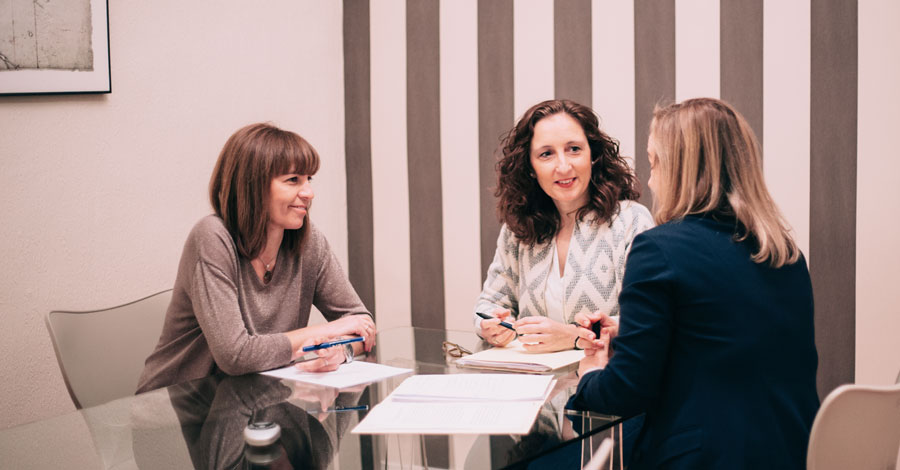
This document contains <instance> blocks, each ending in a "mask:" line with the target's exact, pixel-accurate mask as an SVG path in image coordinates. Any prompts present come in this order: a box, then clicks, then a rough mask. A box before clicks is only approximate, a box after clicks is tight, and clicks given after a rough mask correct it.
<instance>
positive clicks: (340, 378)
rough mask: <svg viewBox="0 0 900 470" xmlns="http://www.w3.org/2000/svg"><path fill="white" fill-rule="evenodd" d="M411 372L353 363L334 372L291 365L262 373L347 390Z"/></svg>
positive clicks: (357, 362)
mask: <svg viewBox="0 0 900 470" xmlns="http://www.w3.org/2000/svg"><path fill="white" fill-rule="evenodd" d="M411 372H412V369H403V368H400V367H391V366H386V365H384V364H376V363H374V362H365V361H353V362H351V363H349V364H342V365H341V367H339V368H338V370H336V371H333V372H304V371H302V370H300V369H297V368H296V367H294V366H292V365H290V366H287V367H282V368H281V369H275V370H269V371H266V372H260V373H261V374H263V375H268V376H271V377H278V378H280V379H288V380H296V381H298V382H306V383H311V384H315V385H323V386H326V387H334V388H347V387H352V386H354V385H361V384H367V383H371V382H377V381H379V380H383V379H386V378H388V377H394V376H397V375H403V374H408V373H411Z"/></svg>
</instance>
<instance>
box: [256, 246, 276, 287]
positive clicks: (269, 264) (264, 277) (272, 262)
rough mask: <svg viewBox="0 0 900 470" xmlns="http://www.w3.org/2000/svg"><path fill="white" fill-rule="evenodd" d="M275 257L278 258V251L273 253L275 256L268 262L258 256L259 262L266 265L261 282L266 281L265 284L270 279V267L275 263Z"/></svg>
mask: <svg viewBox="0 0 900 470" xmlns="http://www.w3.org/2000/svg"><path fill="white" fill-rule="evenodd" d="M276 259H278V253H275V257H274V258H272V261H269V262H268V263H266V262H264V261H263V260H262V258H259V262H260V263H264V264H265V266H266V272H265V273H263V282H264V283H266V284H268V283H269V281H271V280H272V269H271V267H272V265H274V264H275V260H276Z"/></svg>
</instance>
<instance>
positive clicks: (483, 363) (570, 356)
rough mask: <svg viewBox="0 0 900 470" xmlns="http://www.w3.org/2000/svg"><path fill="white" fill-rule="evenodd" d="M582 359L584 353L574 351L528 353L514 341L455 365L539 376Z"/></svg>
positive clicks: (481, 352) (459, 360)
mask: <svg viewBox="0 0 900 470" xmlns="http://www.w3.org/2000/svg"><path fill="white" fill-rule="evenodd" d="M583 357H584V351H579V350H575V349H572V350H567V351H558V352H553V353H533V352H528V351H526V350H525V348H524V347H523V346H522V343H520V342H519V340H515V341H513V342H512V343H509V344H507V345H506V346H505V347H502V348H491V349H487V350H484V351H480V352H477V353H475V354H472V355H471V356H466V357H462V358H459V359H457V360H456V365H458V366H463V367H474V368H478V369H497V370H512V371H517V372H530V373H533V374H539V373H542V372H550V371H552V370H554V369H559V368H560V367H566V366H568V365H571V364H574V363H576V362H578V361H580V360H581V358H583Z"/></svg>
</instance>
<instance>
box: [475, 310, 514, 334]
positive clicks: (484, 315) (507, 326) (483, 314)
mask: <svg viewBox="0 0 900 470" xmlns="http://www.w3.org/2000/svg"><path fill="white" fill-rule="evenodd" d="M475 315H478V316H479V317H481V318H484V319H485V320H490V319H491V318H497V317H495V316H491V315H488V314H486V313H481V312H475ZM500 326H503V327H506V328H509V329H510V330H513V331H516V329H515V328H513V326H512V323H507V322H505V321H502V322H500Z"/></svg>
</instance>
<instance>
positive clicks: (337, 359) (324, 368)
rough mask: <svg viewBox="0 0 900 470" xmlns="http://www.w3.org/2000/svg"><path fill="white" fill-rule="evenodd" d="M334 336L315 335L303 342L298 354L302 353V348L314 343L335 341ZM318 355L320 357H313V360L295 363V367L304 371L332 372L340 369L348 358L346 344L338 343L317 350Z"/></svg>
mask: <svg viewBox="0 0 900 470" xmlns="http://www.w3.org/2000/svg"><path fill="white" fill-rule="evenodd" d="M333 340H334V338H328V337H321V336H317V337H313V338H310V339H307V340H306V341H304V342H303V344H302V345H301V346H300V348H298V352H297V353H296V354H297V355H302V350H303V347H304V346H312V345H314V344H320V343H324V342H326V341H333ZM315 353H316V355H318V356H319V357H318V358H316V359H313V360H311V361H306V362H300V363H297V364H294V367H296V368H298V369H300V370H302V371H304V372H331V371H335V370H337V369H338V367H340V366H341V364H343V363H344V360H346V359H347V355H346V354H345V353H344V346H343V345H337V346H332V347H330V348H325V349H318V350H316V351H315Z"/></svg>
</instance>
